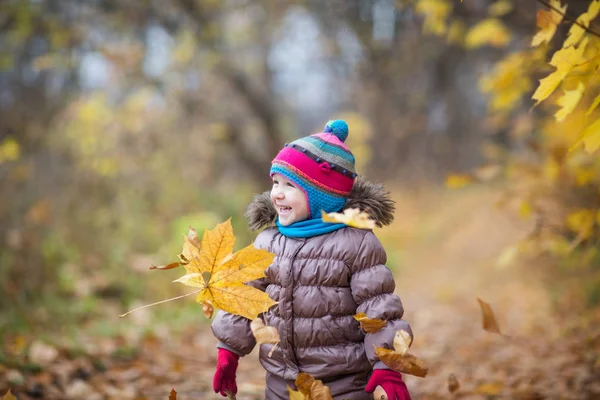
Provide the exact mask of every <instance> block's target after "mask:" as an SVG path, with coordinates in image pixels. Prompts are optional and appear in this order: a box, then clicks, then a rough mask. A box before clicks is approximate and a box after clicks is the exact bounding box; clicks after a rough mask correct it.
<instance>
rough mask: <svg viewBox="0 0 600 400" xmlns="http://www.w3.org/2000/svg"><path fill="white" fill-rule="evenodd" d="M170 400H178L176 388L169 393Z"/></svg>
mask: <svg viewBox="0 0 600 400" xmlns="http://www.w3.org/2000/svg"><path fill="white" fill-rule="evenodd" d="M169 400H177V392H176V391H175V388H171V392H170V393H169Z"/></svg>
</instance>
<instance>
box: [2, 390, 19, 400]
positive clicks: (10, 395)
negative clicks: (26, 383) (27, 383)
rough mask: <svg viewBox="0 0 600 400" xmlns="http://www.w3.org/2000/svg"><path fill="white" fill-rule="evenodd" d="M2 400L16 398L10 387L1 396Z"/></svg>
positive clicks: (14, 399) (13, 399) (15, 399)
mask: <svg viewBox="0 0 600 400" xmlns="http://www.w3.org/2000/svg"><path fill="white" fill-rule="evenodd" d="M2 400H17V398H16V397H15V396H14V395H13V394H12V393H11V392H10V389H8V392H6V394H5V395H4V396H2Z"/></svg>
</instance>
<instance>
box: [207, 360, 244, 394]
mask: <svg viewBox="0 0 600 400" xmlns="http://www.w3.org/2000/svg"><path fill="white" fill-rule="evenodd" d="M239 359H240V356H238V355H237V354H235V353H232V352H231V351H229V350H226V349H219V355H218V356H217V370H216V372H215V377H214V378H213V389H214V390H215V393H221V396H223V397H226V396H227V394H225V391H226V390H229V391H231V393H233V394H236V393H237V385H236V384H235V371H236V370H237V366H238V360H239Z"/></svg>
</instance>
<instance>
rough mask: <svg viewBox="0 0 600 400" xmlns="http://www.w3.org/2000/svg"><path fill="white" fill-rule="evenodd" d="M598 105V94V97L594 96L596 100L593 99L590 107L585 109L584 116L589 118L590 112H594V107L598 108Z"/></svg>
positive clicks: (599, 97) (599, 98)
mask: <svg viewBox="0 0 600 400" xmlns="http://www.w3.org/2000/svg"><path fill="white" fill-rule="evenodd" d="M598 104H600V94H599V95H598V96H596V98H595V99H594V101H593V102H592V104H591V105H590V107H589V108H588V109H587V111H586V112H585V116H586V117H589V116H590V114H591V113H592V112H594V110H595V109H596V107H598Z"/></svg>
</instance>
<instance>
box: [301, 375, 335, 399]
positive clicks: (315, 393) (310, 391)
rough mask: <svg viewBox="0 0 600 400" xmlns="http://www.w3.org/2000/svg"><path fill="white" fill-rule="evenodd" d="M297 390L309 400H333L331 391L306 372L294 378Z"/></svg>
mask: <svg viewBox="0 0 600 400" xmlns="http://www.w3.org/2000/svg"><path fill="white" fill-rule="evenodd" d="M296 387H297V388H298V390H299V391H300V392H301V393H302V394H304V395H305V396H308V398H309V399H310V400H333V397H331V391H330V390H329V388H328V387H327V386H325V385H324V384H323V382H322V381H320V380H317V379H315V378H313V377H312V376H311V375H310V374H307V373H306V372H300V373H299V374H298V377H297V378H296Z"/></svg>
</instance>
